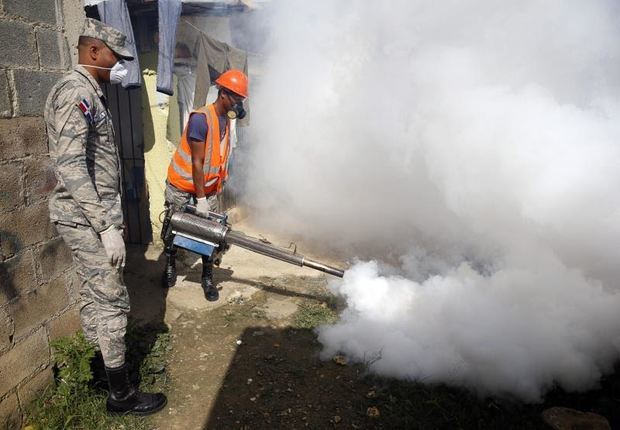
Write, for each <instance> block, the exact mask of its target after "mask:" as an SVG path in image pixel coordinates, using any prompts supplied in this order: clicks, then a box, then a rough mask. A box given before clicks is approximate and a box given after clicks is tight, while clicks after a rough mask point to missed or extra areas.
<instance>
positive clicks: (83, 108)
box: [77, 99, 95, 124]
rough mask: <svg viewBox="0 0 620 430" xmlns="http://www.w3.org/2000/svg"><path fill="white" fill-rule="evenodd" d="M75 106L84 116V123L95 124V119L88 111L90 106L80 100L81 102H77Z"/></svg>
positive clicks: (83, 100)
mask: <svg viewBox="0 0 620 430" xmlns="http://www.w3.org/2000/svg"><path fill="white" fill-rule="evenodd" d="M77 106H78V107H79V108H80V110H81V111H82V113H83V114H84V117H85V118H86V121H88V123H89V124H93V123H94V122H95V119H94V118H93V113H92V112H91V111H90V105H89V104H88V102H87V101H86V99H82V101H81V102H79V103H78V104H77Z"/></svg>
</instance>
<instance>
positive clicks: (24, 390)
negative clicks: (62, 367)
mask: <svg viewBox="0 0 620 430" xmlns="http://www.w3.org/2000/svg"><path fill="white" fill-rule="evenodd" d="M53 383H54V373H53V371H52V366H47V367H46V368H45V369H43V370H42V371H40V372H39V373H37V374H36V375H35V376H34V377H33V378H32V379H30V380H28V381H26V382H24V383H22V384H21V385H20V386H19V387H17V398H18V399H19V405H20V406H21V408H22V410H23V409H25V408H27V407H28V405H30V404H31V403H32V402H33V401H34V400H36V399H37V398H39V397H41V394H42V393H43V391H45V389H46V388H47V387H49V386H50V385H51V384H53Z"/></svg>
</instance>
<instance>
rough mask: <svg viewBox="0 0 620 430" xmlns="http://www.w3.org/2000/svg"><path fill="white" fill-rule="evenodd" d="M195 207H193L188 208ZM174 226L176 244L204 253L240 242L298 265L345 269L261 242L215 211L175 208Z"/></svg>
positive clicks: (337, 273) (335, 270)
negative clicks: (202, 212) (204, 214)
mask: <svg viewBox="0 0 620 430" xmlns="http://www.w3.org/2000/svg"><path fill="white" fill-rule="evenodd" d="M188 209H189V210H193V208H192V207H189V208H188ZM170 228H171V230H172V234H173V235H175V239H174V244H175V245H176V246H180V247H182V248H186V249H189V250H191V251H194V252H197V253H199V254H202V255H211V254H212V253H215V252H217V250H218V249H219V250H225V249H226V248H227V247H228V245H236V246H240V247H241V248H245V249H247V250H249V251H252V252H256V253H258V254H262V255H265V256H267V257H271V258H275V259H276V260H280V261H285V262H287V263H290V264H294V265H296V266H300V267H302V266H306V267H310V268H312V269H315V270H320V271H321V272H325V273H329V274H330V275H334V276H338V277H340V278H342V277H343V276H344V271H343V270H340V269H338V268H336V267H332V266H328V265H327V264H323V263H320V262H318V261H314V260H311V259H309V258H306V257H304V256H303V255H299V254H297V253H296V252H294V251H291V250H288V249H283V248H278V247H275V246H273V245H269V244H267V243H264V242H261V241H260V240H259V239H256V238H253V237H250V236H248V235H246V234H245V233H242V232H240V231H234V230H231V229H230V227H229V226H228V224H226V218H225V217H224V216H223V215H219V214H216V213H213V212H211V213H210V214H209V217H208V218H203V217H201V216H198V215H192V214H191V213H183V212H175V213H174V214H172V217H171V218H170Z"/></svg>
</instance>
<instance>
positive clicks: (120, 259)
mask: <svg viewBox="0 0 620 430" xmlns="http://www.w3.org/2000/svg"><path fill="white" fill-rule="evenodd" d="M100 236H101V242H102V243H103V247H104V248H105V252H106V254H108V258H109V261H110V264H111V265H112V266H114V267H116V268H117V269H118V268H122V267H125V255H126V251H125V241H124V240H123V235H122V234H121V231H120V230H119V229H118V228H116V226H111V227H109V228H108V229H106V230H104V231H102V232H101V233H100Z"/></svg>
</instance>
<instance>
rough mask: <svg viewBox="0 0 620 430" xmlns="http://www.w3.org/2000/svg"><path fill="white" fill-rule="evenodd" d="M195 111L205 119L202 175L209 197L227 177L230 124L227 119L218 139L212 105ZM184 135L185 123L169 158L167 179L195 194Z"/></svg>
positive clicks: (217, 191)
mask: <svg viewBox="0 0 620 430" xmlns="http://www.w3.org/2000/svg"><path fill="white" fill-rule="evenodd" d="M194 112H195V113H198V114H200V113H201V114H204V119H205V121H206V122H207V135H206V139H205V159H204V165H203V174H204V180H205V189H204V192H205V194H206V195H207V196H211V195H215V194H218V193H220V192H221V191H222V187H223V186H224V181H226V179H227V178H228V157H229V156H230V144H229V142H230V139H229V136H230V125H229V123H228V121H227V124H226V131H225V133H224V136H223V138H220V133H218V131H219V130H220V119H219V117H218V116H217V113H216V112H215V106H214V105H212V104H210V105H208V106H204V107H202V108H200V109H198V110H196V111H194ZM187 134H188V126H186V127H185V130H184V131H183V135H182V136H181V143H179V147H178V148H177V150H176V152H175V153H174V155H173V156H172V161H170V166H168V182H169V183H170V184H171V185H172V186H174V187H175V188H177V189H179V190H181V191H185V192H187V193H192V194H195V193H196V188H195V186H194V179H193V177H192V151H191V148H190V146H189V142H188V135H187Z"/></svg>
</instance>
